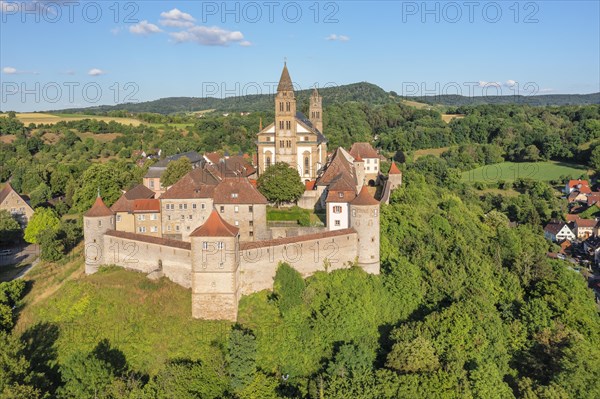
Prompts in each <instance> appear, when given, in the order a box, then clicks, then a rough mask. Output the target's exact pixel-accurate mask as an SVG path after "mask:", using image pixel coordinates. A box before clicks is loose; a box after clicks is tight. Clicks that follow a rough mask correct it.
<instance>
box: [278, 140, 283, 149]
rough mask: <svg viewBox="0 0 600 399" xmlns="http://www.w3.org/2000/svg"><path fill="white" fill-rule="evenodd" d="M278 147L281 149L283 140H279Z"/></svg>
mask: <svg viewBox="0 0 600 399" xmlns="http://www.w3.org/2000/svg"><path fill="white" fill-rule="evenodd" d="M279 147H282V148H283V140H279Z"/></svg>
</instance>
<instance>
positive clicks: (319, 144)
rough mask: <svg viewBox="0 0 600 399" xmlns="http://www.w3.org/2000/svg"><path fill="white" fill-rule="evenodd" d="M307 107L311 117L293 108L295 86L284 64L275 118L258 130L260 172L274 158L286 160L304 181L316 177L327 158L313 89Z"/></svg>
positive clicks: (319, 112)
mask: <svg viewBox="0 0 600 399" xmlns="http://www.w3.org/2000/svg"><path fill="white" fill-rule="evenodd" d="M309 107H310V116H311V117H310V118H307V117H306V116H305V115H304V114H302V113H301V112H298V111H297V110H296V98H295V95H294V86H293V84H292V79H291V78H290V74H289V72H288V69H287V65H284V67H283V71H282V72H281V78H280V79H279V85H278V86H277V95H276V96H275V122H273V123H272V124H270V125H268V126H267V127H265V128H264V129H262V130H261V131H260V132H258V138H257V142H256V143H257V152H258V165H257V166H258V174H259V175H260V174H261V173H263V172H264V171H265V170H266V169H267V168H268V167H269V166H271V165H272V164H274V163H275V162H285V163H287V164H289V165H291V166H293V167H295V168H296V169H298V173H299V174H300V177H301V178H302V180H303V181H306V180H313V179H316V177H317V175H318V173H319V170H320V169H321V168H322V167H323V166H324V165H325V162H326V159H327V140H326V139H325V136H324V135H323V132H322V129H323V110H322V102H321V97H320V96H319V93H318V92H317V90H316V89H315V90H314V92H313V95H312V96H311V99H310V103H309Z"/></svg>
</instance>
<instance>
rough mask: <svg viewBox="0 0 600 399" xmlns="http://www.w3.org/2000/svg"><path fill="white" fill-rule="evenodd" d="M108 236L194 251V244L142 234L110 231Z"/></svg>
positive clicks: (107, 233)
mask: <svg viewBox="0 0 600 399" xmlns="http://www.w3.org/2000/svg"><path fill="white" fill-rule="evenodd" d="M106 235H107V236H109V237H117V238H124V239H127V240H134V241H140V242H146V243H148V244H156V245H165V246H167V247H174V248H180V249H187V250H188V251H189V250H191V249H192V244H191V243H189V242H186V241H180V240H170V239H168V238H161V237H152V236H146V235H142V234H135V233H127V232H125V231H117V230H108V231H107V232H106Z"/></svg>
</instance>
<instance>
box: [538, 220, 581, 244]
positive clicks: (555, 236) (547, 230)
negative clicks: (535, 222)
mask: <svg viewBox="0 0 600 399" xmlns="http://www.w3.org/2000/svg"><path fill="white" fill-rule="evenodd" d="M544 237H545V238H546V239H548V240H551V241H553V242H561V241H563V240H570V241H572V240H574V239H575V238H576V236H575V233H573V231H572V230H571V229H570V228H569V225H568V224H567V223H565V222H562V221H558V220H552V221H550V223H548V224H547V225H546V227H544Z"/></svg>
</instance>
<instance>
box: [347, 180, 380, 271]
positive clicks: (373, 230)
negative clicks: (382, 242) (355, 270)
mask: <svg viewBox="0 0 600 399" xmlns="http://www.w3.org/2000/svg"><path fill="white" fill-rule="evenodd" d="M350 227H353V228H354V229H355V230H356V232H357V233H358V245H357V247H358V248H357V251H358V253H357V255H358V266H359V267H361V268H362V269H363V270H364V271H366V272H367V273H371V274H379V266H380V264H379V201H377V200H376V199H375V198H373V197H372V196H371V194H369V190H368V188H367V186H363V187H362V189H361V190H360V193H359V194H358V196H357V197H356V198H355V199H354V200H353V201H352V202H351V203H350Z"/></svg>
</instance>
